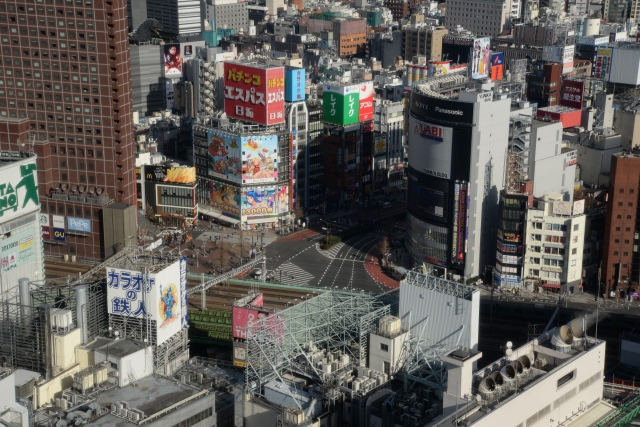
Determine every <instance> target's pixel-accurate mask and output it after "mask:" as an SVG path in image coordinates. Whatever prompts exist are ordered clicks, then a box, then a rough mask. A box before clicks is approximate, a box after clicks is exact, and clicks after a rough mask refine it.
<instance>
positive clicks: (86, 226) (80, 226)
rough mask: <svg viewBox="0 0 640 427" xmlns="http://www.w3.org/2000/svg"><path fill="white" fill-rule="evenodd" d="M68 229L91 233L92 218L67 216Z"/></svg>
mask: <svg viewBox="0 0 640 427" xmlns="http://www.w3.org/2000/svg"><path fill="white" fill-rule="evenodd" d="M67 230H70V231H79V232H81V233H91V220H90V219H85V218H74V217H71V216H69V217H67Z"/></svg>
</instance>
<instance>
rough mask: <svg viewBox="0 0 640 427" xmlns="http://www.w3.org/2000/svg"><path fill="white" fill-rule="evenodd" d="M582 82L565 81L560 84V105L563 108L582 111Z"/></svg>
mask: <svg viewBox="0 0 640 427" xmlns="http://www.w3.org/2000/svg"><path fill="white" fill-rule="evenodd" d="M583 94H584V82H578V81H574V80H565V81H563V82H562V93H561V95H560V105H564V106H565V107H571V108H577V109H582V99H583V97H584V95H583Z"/></svg>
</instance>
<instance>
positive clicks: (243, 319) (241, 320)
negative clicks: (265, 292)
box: [231, 306, 269, 340]
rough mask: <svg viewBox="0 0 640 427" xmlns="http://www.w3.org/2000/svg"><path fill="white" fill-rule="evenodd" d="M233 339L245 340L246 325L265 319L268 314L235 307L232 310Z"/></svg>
mask: <svg viewBox="0 0 640 427" xmlns="http://www.w3.org/2000/svg"><path fill="white" fill-rule="evenodd" d="M231 311H232V318H233V320H232V323H233V337H234V338H239V339H245V340H246V339H247V325H248V324H249V323H251V322H255V321H256V320H258V319H266V318H267V317H268V315H269V313H268V312H263V311H258V310H255V309H253V308H247V307H236V306H233V307H232V309H231Z"/></svg>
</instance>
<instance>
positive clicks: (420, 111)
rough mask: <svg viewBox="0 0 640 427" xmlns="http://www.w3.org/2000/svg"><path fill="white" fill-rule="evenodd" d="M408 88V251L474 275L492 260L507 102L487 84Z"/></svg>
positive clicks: (434, 265)
mask: <svg viewBox="0 0 640 427" xmlns="http://www.w3.org/2000/svg"><path fill="white" fill-rule="evenodd" d="M442 79H443V78H434V79H432V80H430V81H429V83H427V84H421V85H414V86H413V87H412V92H411V105H410V113H409V126H408V140H409V141H408V144H409V156H408V157H409V168H408V172H407V175H408V205H407V206H408V213H407V238H406V239H405V242H406V246H407V249H408V251H409V252H410V253H411V255H412V256H413V259H414V261H415V263H416V264H418V265H421V264H422V263H426V264H429V265H430V266H431V267H432V268H439V269H442V270H443V269H444V268H447V269H449V270H454V271H457V272H458V273H459V274H461V275H465V276H466V275H469V274H471V275H474V276H475V275H478V274H480V273H483V272H484V271H485V267H486V266H487V265H493V264H494V260H495V248H496V235H497V219H498V200H499V199H498V196H499V193H500V190H502V188H503V186H504V184H503V176H504V173H503V170H504V167H505V152H506V149H507V144H508V136H509V135H508V132H509V111H510V106H511V100H510V99H509V98H507V97H506V96H505V95H502V94H498V93H497V92H495V93H494V92H493V87H492V84H491V83H487V84H479V83H476V84H474V86H472V87H470V88H468V89H467V90H464V88H462V89H463V90H460V92H459V95H458V97H457V98H454V97H452V98H446V97H445V96H443V95H440V93H438V90H439V89H438V88H439V82H440V81H444V80H442Z"/></svg>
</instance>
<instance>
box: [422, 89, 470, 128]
mask: <svg viewBox="0 0 640 427" xmlns="http://www.w3.org/2000/svg"><path fill="white" fill-rule="evenodd" d="M473 106H474V104H473V103H471V102H460V101H448V100H445V99H440V98H434V97H430V96H427V95H422V94H420V93H417V92H416V91H413V92H411V111H413V112H414V113H415V114H417V115H418V116H421V117H422V118H425V119H433V120H442V121H446V122H457V123H467V124H472V123H473Z"/></svg>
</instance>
